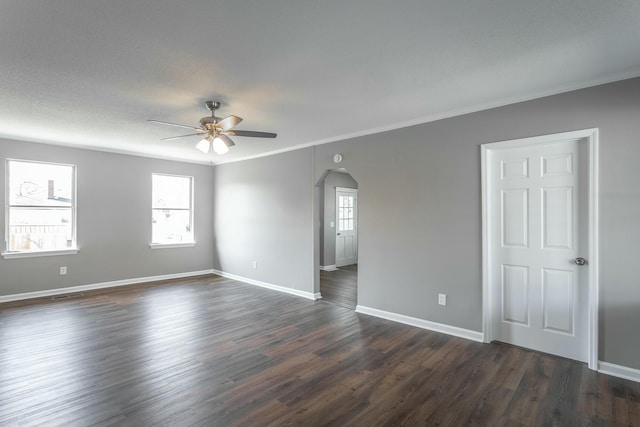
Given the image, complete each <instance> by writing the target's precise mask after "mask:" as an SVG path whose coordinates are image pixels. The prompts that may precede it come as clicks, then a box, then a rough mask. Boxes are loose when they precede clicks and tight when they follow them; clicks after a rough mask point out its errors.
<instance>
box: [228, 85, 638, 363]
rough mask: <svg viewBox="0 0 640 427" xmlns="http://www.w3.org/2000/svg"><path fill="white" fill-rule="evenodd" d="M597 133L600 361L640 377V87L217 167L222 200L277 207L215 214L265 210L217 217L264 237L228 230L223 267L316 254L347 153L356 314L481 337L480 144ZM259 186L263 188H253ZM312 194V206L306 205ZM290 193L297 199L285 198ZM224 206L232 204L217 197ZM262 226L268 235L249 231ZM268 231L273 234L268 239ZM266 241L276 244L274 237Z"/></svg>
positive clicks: (285, 270)
mask: <svg viewBox="0 0 640 427" xmlns="http://www.w3.org/2000/svg"><path fill="white" fill-rule="evenodd" d="M594 127H597V128H600V215H601V217H600V220H601V230H600V231H601V235H600V239H601V240H600V241H601V270H600V274H601V277H600V284H601V293H602V294H601V309H600V323H601V325H600V359H601V360H605V361H607V362H611V363H616V364H620V365H624V366H629V367H632V368H636V369H640V339H638V333H637V325H639V324H640V286H639V285H638V273H637V271H636V269H635V265H636V262H635V258H636V257H637V254H638V250H637V246H638V242H640V185H638V183H640V167H638V164H640V143H639V142H638V141H640V137H639V135H640V79H632V80H627V81H622V82H617V83H612V84H608V85H602V86H598V87H594V88H589V89H584V90H579V91H574V92H569V93H565V94H560V95H555V96H551V97H546V98H541V99H537V100H533V101H528V102H523V103H519V104H514V105H510V106H506V107H501V108H495V109H491V110H486V111H482V112H477V113H472V114H468V115H464V116H459V117H455V118H450V119H445V120H440V121H437V122H432V123H427V124H423V125H418V126H413V127H409V128H404V129H399V130H395V131H390V132H385V133H380V134H375V135H370V136H364V137H360V138H354V139H350V140H346V141H340V142H336V143H332V144H326V145H320V146H316V147H314V148H313V149H312V151H311V152H310V151H309V149H305V150H302V151H300V152H294V153H289V154H284V155H279V156H274V157H268V158H264V159H260V160H252V161H250V162H241V163H234V164H228V165H223V166H221V167H219V168H216V169H217V171H218V172H217V174H216V176H218V175H222V176H224V178H225V179H224V182H219V183H217V185H216V190H218V191H230V190H225V188H226V187H227V186H233V185H236V186H239V188H242V189H243V190H244V191H246V192H253V193H256V194H257V195H258V196H259V197H260V198H261V200H262V199H263V198H264V197H274V199H273V201H272V203H266V202H262V203H256V202H252V201H250V200H248V197H249V194H247V197H246V198H245V197H244V196H243V200H242V202H239V203H234V204H232V205H231V206H227V207H225V206H221V205H218V206H217V209H216V215H218V217H219V216H225V215H226V216H230V215H231V214H226V213H225V211H226V210H227V208H229V209H231V211H235V210H237V209H238V207H243V208H255V207H257V206H262V207H264V208H265V209H263V210H262V211H260V212H259V214H258V213H255V212H254V213H252V214H245V216H244V217H242V218H240V217H238V218H235V219H234V221H230V220H229V219H228V218H226V219H225V220H224V221H220V218H216V222H217V229H216V230H217V232H218V233H220V232H221V231H223V228H224V227H225V226H226V225H227V224H229V223H230V222H231V223H232V225H233V229H234V230H242V229H243V227H245V226H246V227H247V228H248V229H250V230H252V231H256V232H257V233H258V236H256V237H251V236H248V235H247V233H245V232H242V233H241V235H240V237H241V238H242V245H240V244H237V243H234V242H233V241H230V240H231V237H232V236H233V235H234V234H235V231H231V232H229V233H228V234H229V237H228V238H227V239H225V241H226V242H227V243H228V244H231V245H234V247H235V248H234V250H233V251H228V250H227V248H226V247H224V246H222V245H219V248H220V250H221V252H223V253H224V254H225V259H224V263H223V267H225V266H233V269H234V270H235V271H238V272H243V273H245V274H248V273H250V272H251V270H250V269H249V268H248V267H249V260H250V256H249V254H248V253H244V252H243V251H242V250H240V248H244V249H245V250H246V251H247V252H268V251H269V250H271V251H273V252H277V251H281V250H283V248H282V246H283V245H282V244H281V243H280V241H279V238H278V237H277V236H275V235H280V234H283V233H284V232H285V231H289V232H288V233H284V234H286V239H287V243H286V245H284V247H285V248H286V249H289V248H291V247H295V248H299V249H300V250H301V251H304V250H305V248H309V247H312V246H313V245H316V248H314V249H315V250H316V251H318V247H319V242H320V234H319V232H318V230H319V228H320V223H319V217H320V211H319V207H318V206H314V203H318V200H319V195H317V193H318V192H319V190H318V187H316V186H315V184H316V183H317V182H318V181H319V180H320V179H321V178H322V176H323V174H324V173H325V172H326V171H327V170H331V169H333V168H334V167H335V165H334V164H333V162H332V157H333V155H334V154H335V153H342V154H343V155H344V161H343V163H342V164H341V166H343V167H344V168H346V169H347V170H348V171H349V172H350V173H351V175H352V176H353V178H354V179H355V180H356V181H357V182H358V187H359V189H358V199H359V205H360V206H359V207H360V215H359V246H358V248H359V263H358V264H359V267H358V270H359V276H358V303H359V304H361V305H364V306H369V307H373V308H378V309H382V310H387V311H391V312H395V313H399V314H404V315H407V316H413V317H417V318H421V319H426V320H430V321H434V322H440V323H444V324H448V325H453V326H458V327H461V328H467V329H471V330H475V331H481V330H482V279H481V278H482V266H481V256H482V248H481V193H480V145H481V144H483V143H487V142H494V141H501V140H509V139H515V138H523V137H529V136H537V135H543V134H549V133H556V132H565V131H570V130H577V129H586V128H594ZM309 158H311V159H313V161H314V165H313V168H311V167H309V166H308V162H309ZM254 168H255V170H254ZM310 170H313V174H314V176H313V179H310V178H309V173H310ZM222 171H223V172H224V173H221V172H222ZM310 182H312V183H313V184H311V183H310ZM305 185H308V187H307V188H305V187H304V186H305ZM254 186H256V188H257V189H255V190H248V189H249V188H252V187H254ZM293 188H295V191H293ZM314 192H315V193H316V197H315V198H314V197H309V195H311V194H313V193H314ZM289 193H291V196H293V197H287V196H288V195H290V194H289ZM220 199H222V200H230V199H232V197H231V195H229V194H228V195H226V196H224V197H221V195H218V194H217V195H216V200H220ZM283 204H284V205H283ZM310 209H313V210H314V218H315V220H312V219H311V217H310V213H309V210H310ZM281 214H282V215H284V216H283V217H282V218H281V220H277V219H276V218H280V215H281ZM258 215H259V216H261V217H264V218H262V219H257V218H256V216H258ZM267 218H268V219H270V220H269V221H267ZM256 220H259V221H260V223H261V224H260V226H257V225H254V224H253V223H252V222H253V221H256ZM314 221H317V223H314ZM287 223H294V224H295V225H296V226H295V227H288V226H287ZM263 225H264V226H269V227H268V228H267V229H266V230H262V231H261V227H262V226H263ZM312 225H313V226H314V227H317V229H314V231H315V232H316V233H315V236H316V237H315V243H314V242H313V241H312V234H311V233H310V232H309V229H310V228H311V227H312ZM294 230H298V231H296V232H295V233H294ZM225 233H226V232H225ZM270 233H273V234H275V235H274V236H265V234H270ZM219 243H220V242H219ZM254 245H256V246H254ZM269 245H272V246H271V247H270V246H269ZM306 258H307V257H306V253H305V256H304V257H303V259H302V260H301V264H300V265H295V266H294V265H293V263H292V262H291V261H292V259H291V256H290V255H287V256H284V257H279V256H273V257H272V258H270V259H271V263H273V265H269V272H268V274H267V272H261V271H260V270H258V271H254V272H252V273H255V274H253V275H252V277H255V278H257V279H262V280H265V281H269V282H274V283H284V282H288V281H290V280H291V279H289V278H288V277H287V276H290V275H292V274H293V273H292V272H291V271H290V270H291V269H292V268H295V269H296V273H295V274H296V277H300V278H301V279H302V280H305V278H306V277H308V276H310V274H307V275H305V269H311V265H310V263H308V262H306V261H305V260H306ZM296 259H297V258H296ZM316 261H319V256H316ZM298 269H300V270H298ZM315 277H317V275H316V276H315ZM316 290H317V287H316ZM439 292H442V293H446V294H447V295H448V299H447V303H448V305H447V306H446V307H442V306H439V305H438V304H437V294H438V293H439Z"/></svg>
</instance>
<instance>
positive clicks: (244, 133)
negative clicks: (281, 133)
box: [227, 130, 278, 138]
mask: <svg viewBox="0 0 640 427" xmlns="http://www.w3.org/2000/svg"><path fill="white" fill-rule="evenodd" d="M227 133H228V134H229V135H235V136H249V137H252V138H275V137H276V136H278V134H277V133H271V132H256V131H253V130H230V131H228V132H227Z"/></svg>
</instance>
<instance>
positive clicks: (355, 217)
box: [333, 187, 358, 265]
mask: <svg viewBox="0 0 640 427" xmlns="http://www.w3.org/2000/svg"><path fill="white" fill-rule="evenodd" d="M335 189H336V190H335V193H336V194H335V199H336V200H335V208H336V209H335V212H334V214H335V221H336V227H335V230H338V221H339V218H338V192H339V191H341V192H343V193H352V194H353V195H354V198H353V199H354V205H355V209H354V210H353V236H354V239H353V240H354V242H355V245H354V248H353V250H354V252H355V254H356V262H358V189H357V188H346V187H335ZM333 239H334V242H335V243H334V248H335V258H336V261H335V264H336V265H338V235H337V234H336V233H334V234H333Z"/></svg>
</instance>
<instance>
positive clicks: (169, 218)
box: [152, 209, 193, 243]
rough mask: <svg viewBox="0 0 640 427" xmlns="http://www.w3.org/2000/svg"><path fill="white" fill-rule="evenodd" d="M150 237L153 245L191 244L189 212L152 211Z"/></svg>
mask: <svg viewBox="0 0 640 427" xmlns="http://www.w3.org/2000/svg"><path fill="white" fill-rule="evenodd" d="M152 236H153V243H183V242H184V243H186V242H189V243H190V242H193V233H192V231H191V213H190V211H188V210H186V211H184V210H172V209H154V210H153V225H152Z"/></svg>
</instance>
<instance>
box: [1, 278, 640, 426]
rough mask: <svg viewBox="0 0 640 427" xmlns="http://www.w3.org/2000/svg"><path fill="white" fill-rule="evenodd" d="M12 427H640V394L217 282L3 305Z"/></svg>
mask: <svg viewBox="0 0 640 427" xmlns="http://www.w3.org/2000/svg"><path fill="white" fill-rule="evenodd" d="M0 425H2V426H14V425H29V426H30V425H46V426H56V425H63V426H76V425H82V426H85V425H86V426H88V425H100V426H109V425H122V426H189V425H207V426H217V425H220V426H227V425H304V426H313V425H336V426H347V425H348V426H385V425H394V426H395V425H411V426H414V425H428V426H436V425H438V426H461V425H476V426H507V425H508V426H553V425H557V426H588V425H597V426H608V425H610V426H628V425H636V426H637V425H640V384H638V383H633V382H630V381H625V380H621V379H617V378H614V377H608V376H605V375H601V374H597V373H595V372H593V371H590V370H589V369H587V368H586V367H585V366H584V365H583V364H580V363H576V362H573V361H569V360H566V359H561V358H557V357H552V356H549V355H544V354H540V353H535V352H531V351H525V350H523V349H519V348H516V347H510V346H506V345H500V344H481V343H476V342H472V341H467V340H464V339H460V338H454V337H450V336H447V335H443V334H438V333H434V332H429V331H426V330H422V329H418V328H414V327H410V326H406V325H402V324H398V323H393V322H390V321H386V320H381V319H377V318H374V317H370V316H366V315H360V314H357V313H355V312H354V311H353V310H350V309H347V308H344V307H341V306H339V305H336V304H331V303H327V302H324V301H315V302H314V301H309V300H305V299H302V298H297V297H294V296H289V295H286V294H281V293H278V292H273V291H269V290H266V289H262V288H258V287H254V286H251V285H246V284H242V283H238V282H234V281H232V280H228V279H223V278H220V277H218V276H206V277H201V278H197V279H189V280H177V281H173V282H165V283H161V284H155V285H153V286H150V285H147V286H141V285H136V286H130V287H128V288H122V289H118V290H115V291H113V290H112V291H110V292H106V291H103V292H94V293H90V294H87V295H84V296H77V297H72V298H68V299H61V300H55V301H51V300H47V301H41V302H37V303H30V304H27V305H24V304H22V306H21V304H18V303H12V304H4V305H2V306H0Z"/></svg>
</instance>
